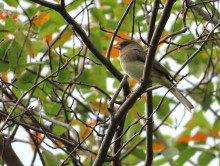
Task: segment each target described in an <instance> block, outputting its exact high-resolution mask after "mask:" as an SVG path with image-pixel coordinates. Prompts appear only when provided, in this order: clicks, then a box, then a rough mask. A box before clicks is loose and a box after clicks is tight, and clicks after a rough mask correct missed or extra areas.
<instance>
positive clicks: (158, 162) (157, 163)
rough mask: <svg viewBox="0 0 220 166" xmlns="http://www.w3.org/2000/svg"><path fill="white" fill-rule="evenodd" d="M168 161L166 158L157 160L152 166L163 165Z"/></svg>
mask: <svg viewBox="0 0 220 166" xmlns="http://www.w3.org/2000/svg"><path fill="white" fill-rule="evenodd" d="M168 161H169V160H168V159H167V158H162V159H159V160H157V159H156V160H155V161H154V162H153V164H152V166H158V165H164V164H165V163H167V162H168Z"/></svg>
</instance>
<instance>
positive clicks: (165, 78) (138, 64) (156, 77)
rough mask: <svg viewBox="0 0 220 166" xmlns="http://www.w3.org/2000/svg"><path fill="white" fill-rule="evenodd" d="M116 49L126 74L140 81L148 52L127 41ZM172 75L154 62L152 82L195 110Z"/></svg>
mask: <svg viewBox="0 0 220 166" xmlns="http://www.w3.org/2000/svg"><path fill="white" fill-rule="evenodd" d="M114 48H116V49H118V50H119V53H120V63H121V67H122V69H123V70H124V72H125V73H126V74H127V75H128V76H129V77H131V78H132V79H134V80H136V81H140V80H141V77H142V74H143V70H144V63H145V60H146V52H145V51H144V49H143V48H142V47H141V46H140V45H139V44H138V43H136V42H135V41H132V40H125V41H123V42H121V43H120V44H117V45H114ZM171 78H172V76H171V74H170V73H169V72H168V71H167V69H166V68H165V67H164V66H162V65H161V64H160V63H159V62H158V61H156V60H154V61H153V68H152V71H151V80H152V82H153V83H156V84H160V85H162V86H164V87H166V88H168V89H170V88H171V87H172V89H171V90H170V91H171V93H172V94H173V95H174V96H175V97H176V98H177V99H178V100H179V101H180V102H181V103H182V104H183V105H184V106H185V107H186V109H187V110H189V111H190V112H191V110H192V109H193V108H194V107H193V105H192V104H191V103H190V101H189V100H188V99H187V98H186V97H185V96H183V94H182V93H181V92H180V91H179V90H178V89H177V88H176V87H175V86H174V84H173V82H172V80H171Z"/></svg>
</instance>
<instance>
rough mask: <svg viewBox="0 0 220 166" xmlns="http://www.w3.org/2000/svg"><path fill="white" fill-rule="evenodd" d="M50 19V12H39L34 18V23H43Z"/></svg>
mask: <svg viewBox="0 0 220 166" xmlns="http://www.w3.org/2000/svg"><path fill="white" fill-rule="evenodd" d="M49 19H50V13H49V12H45V11H43V12H38V13H37V14H36V15H35V16H34V17H33V19H32V24H33V25H41V24H44V23H46V22H47V21H48V20H49Z"/></svg>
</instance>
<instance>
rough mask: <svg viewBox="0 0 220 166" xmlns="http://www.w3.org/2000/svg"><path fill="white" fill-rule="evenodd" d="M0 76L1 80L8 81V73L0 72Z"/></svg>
mask: <svg viewBox="0 0 220 166" xmlns="http://www.w3.org/2000/svg"><path fill="white" fill-rule="evenodd" d="M1 77H2V79H3V81H5V82H8V74H7V73H1Z"/></svg>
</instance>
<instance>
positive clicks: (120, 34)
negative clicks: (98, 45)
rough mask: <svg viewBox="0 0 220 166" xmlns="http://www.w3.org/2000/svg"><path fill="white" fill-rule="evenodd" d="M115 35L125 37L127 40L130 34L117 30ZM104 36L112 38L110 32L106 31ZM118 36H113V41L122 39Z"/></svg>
mask: <svg viewBox="0 0 220 166" xmlns="http://www.w3.org/2000/svg"><path fill="white" fill-rule="evenodd" d="M117 35H118V36H120V37H122V38H124V39H127V40H129V39H130V36H129V35H128V33H125V32H118V33H117ZM106 37H107V38H110V39H111V38H112V34H111V33H106ZM120 37H117V36H116V37H115V41H117V42H118V43H119V42H121V41H123V39H121V38H120Z"/></svg>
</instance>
